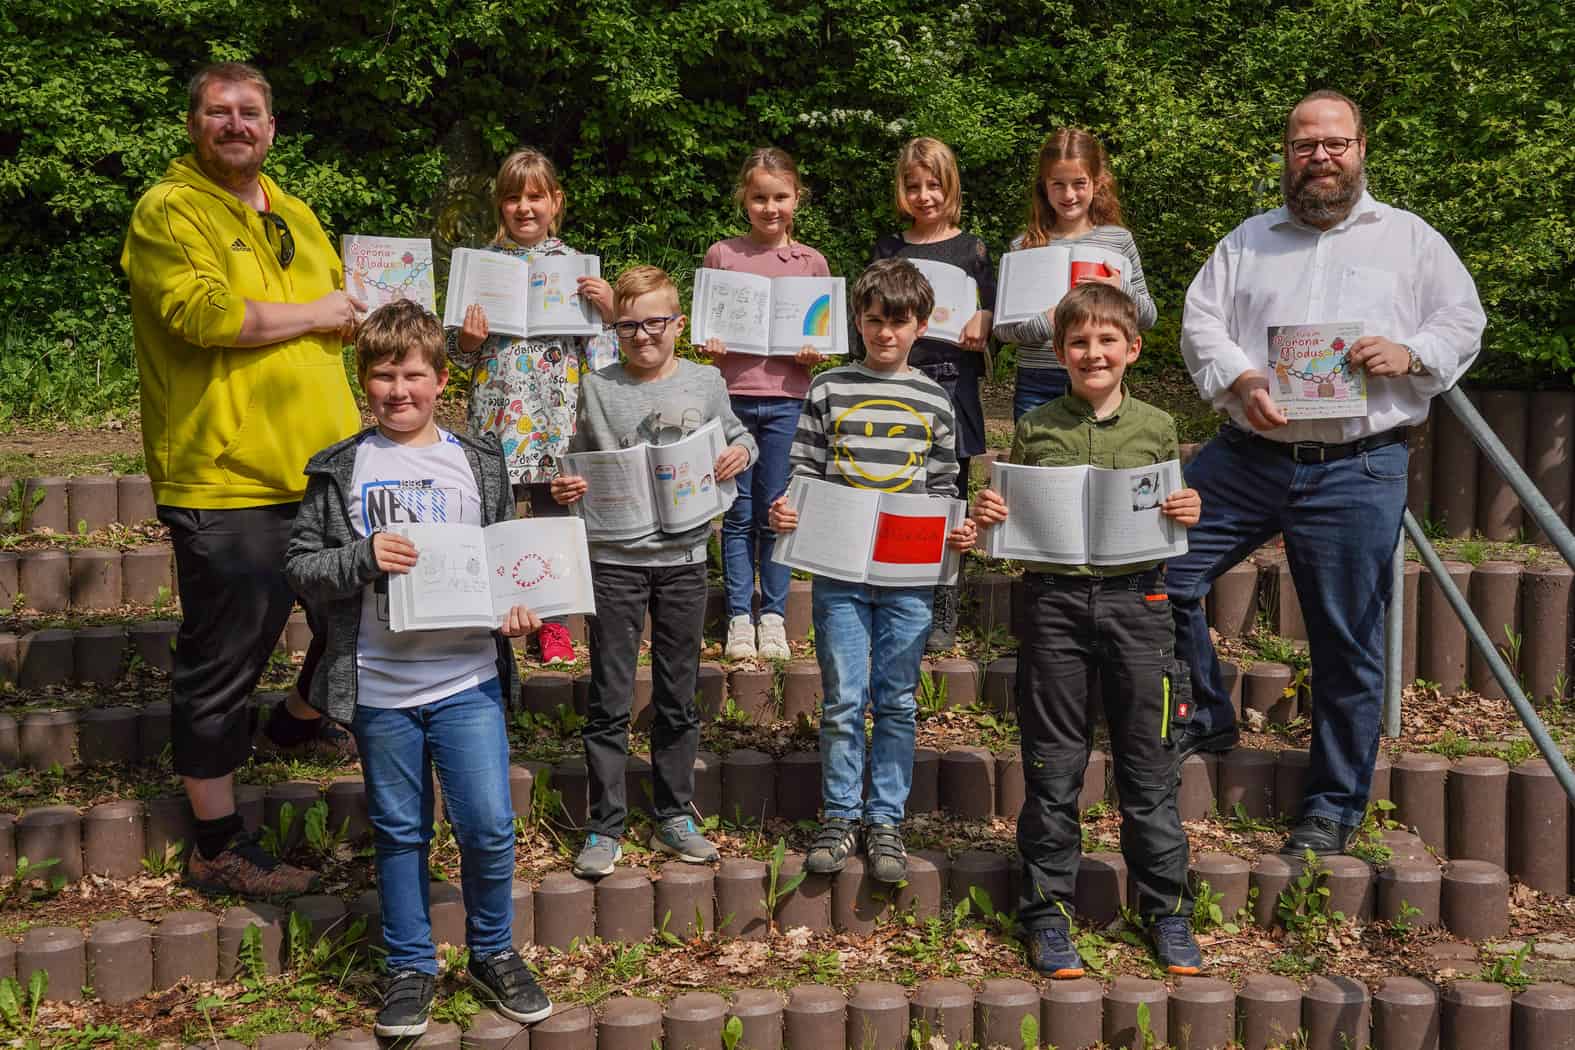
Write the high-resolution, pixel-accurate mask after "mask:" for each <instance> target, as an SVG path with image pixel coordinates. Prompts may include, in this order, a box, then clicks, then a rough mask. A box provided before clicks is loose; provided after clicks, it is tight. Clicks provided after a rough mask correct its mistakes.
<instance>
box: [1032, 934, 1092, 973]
mask: <svg viewBox="0 0 1575 1050" xmlns="http://www.w3.org/2000/svg"><path fill="white" fill-rule="evenodd" d="M1028 961H1029V962H1030V963H1031V964H1032V965H1033V968H1034V969H1036V970H1038V971H1039V972H1040V973H1042V974H1044V975H1045V976H1046V977H1049V978H1050V979H1052V980H1056V981H1070V980H1072V979H1073V978H1076V977H1081V976H1083V957H1082V956H1081V955H1079V954H1077V948H1076V946H1075V945H1073V944H1072V938H1071V937H1069V936H1067V932H1066V931H1065V930H1063V929H1061V928H1060V927H1058V926H1052V927H1050V928H1048V929H1043V930H1034V931H1032V932H1031V933H1029V935H1028Z"/></svg>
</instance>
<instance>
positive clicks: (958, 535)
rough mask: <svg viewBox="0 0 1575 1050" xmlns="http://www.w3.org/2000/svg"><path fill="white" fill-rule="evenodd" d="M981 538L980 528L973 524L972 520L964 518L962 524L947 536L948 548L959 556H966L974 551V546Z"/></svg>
mask: <svg viewBox="0 0 1575 1050" xmlns="http://www.w3.org/2000/svg"><path fill="white" fill-rule="evenodd" d="M978 538H979V527H978V526H977V525H975V524H974V523H973V519H972V518H964V519H963V520H962V524H961V525H959V526H957V527H956V528H955V529H953V530H951V531H950V532H948V533H947V534H946V546H948V547H950V548H951V549H952V550H954V551H956V552H957V553H959V554H966V553H967V552H968V551H971V550H973V545H974V542H975V541H976V540H978Z"/></svg>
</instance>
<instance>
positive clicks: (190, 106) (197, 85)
mask: <svg viewBox="0 0 1575 1050" xmlns="http://www.w3.org/2000/svg"><path fill="white" fill-rule="evenodd" d="M210 80H224V81H228V82H230V83H233V84H256V85H257V89H258V90H259V91H261V92H262V97H263V108H264V109H266V110H267V111H268V115H269V116H270V117H271V116H273V85H272V84H270V83H268V78H267V77H265V76H263V71H262V70H260V69H258V68H257V67H256V66H253V65H249V64H248V63H245V62H212V63H209V64H208V65H206V66H203V67H202V68H201V69H199V70H197V72H195V73H193V74H192V76H191V79H190V80H189V81H187V82H186V120H187V121H188V122H189V121H190V120H191V119H192V118H193V117H195V116H196V115H197V110H198V109H200V108H201V107H202V92H203V90H204V89H205V88H206V87H207V86H208V81H210Z"/></svg>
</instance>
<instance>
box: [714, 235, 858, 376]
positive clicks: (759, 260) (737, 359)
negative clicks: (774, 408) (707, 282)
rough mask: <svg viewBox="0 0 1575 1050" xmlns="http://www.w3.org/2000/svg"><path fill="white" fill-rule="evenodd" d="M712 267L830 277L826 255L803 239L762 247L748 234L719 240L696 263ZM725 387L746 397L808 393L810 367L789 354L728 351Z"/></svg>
mask: <svg viewBox="0 0 1575 1050" xmlns="http://www.w3.org/2000/svg"><path fill="white" fill-rule="evenodd" d="M700 265H701V266H704V267H706V268H707V269H711V270H737V271H739V272H740V273H752V274H755V275H756V276H759V277H830V276H831V269H830V267H828V266H827V265H826V257H825V256H824V255H821V254H820V253H819V252H817V251H816V250H815V249H813V248H811V247H809V246H808V245H807V244H799V243H798V242H796V241H795V242H793V243H792V244H786V245H783V246H782V247H780V248H762V247H760V245H758V244H756V243H755V242H754V241H753V240H751V239H750V238H749V237H747V236H746V237H733V238H730V239H728V240H725V241H717V242H716V243H715V244H713V245H711V250H710V251H708V252H706V253H705V261H704V262H702V263H701V264H700ZM717 368H719V369H721V371H722V378H723V379H725V380H727V392H728V393H729V394H734V395H742V396H744V397H791V398H796V399H798V400H803V397H804V395H805V394H807V393H809V368H808V366H806V365H801V364H799V363H798V362H797V361H795V360H793V359H792V358H791V357H760V356H758V355H755V354H728V355H726V356H725V357H723V358H721V359H720V360H719V361H718V362H717Z"/></svg>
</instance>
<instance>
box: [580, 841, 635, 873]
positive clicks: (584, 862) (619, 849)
mask: <svg viewBox="0 0 1575 1050" xmlns="http://www.w3.org/2000/svg"><path fill="white" fill-rule="evenodd" d="M622 856H623V846H621V845H619V843H618V840H617V839H610V838H608V837H607V836H606V835H598V834H596V833H595V832H594V831H593V832H591V833H590V834H589V835H587V836H585V845H584V846H582V847H580V855H579V856H578V857H575V858H574V874H576V875H578V876H579V877H580V878H582V879H599V878H601V877H602V876H603V875H611V874H612V870H613V865H614V864H617V863H618V859H619V858H620V857H622Z"/></svg>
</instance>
